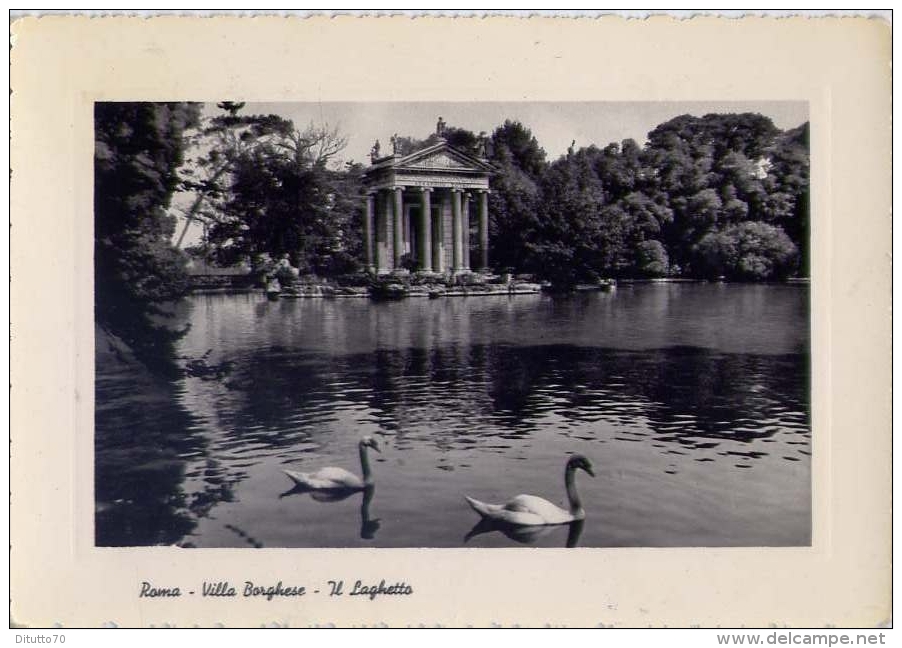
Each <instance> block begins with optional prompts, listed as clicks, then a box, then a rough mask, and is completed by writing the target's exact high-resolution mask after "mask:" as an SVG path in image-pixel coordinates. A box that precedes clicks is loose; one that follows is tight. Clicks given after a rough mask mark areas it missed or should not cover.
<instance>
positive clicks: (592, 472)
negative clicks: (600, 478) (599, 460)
mask: <svg viewBox="0 0 902 648" xmlns="http://www.w3.org/2000/svg"><path fill="white" fill-rule="evenodd" d="M583 470H585V471H586V472H587V473H589V476H590V477H594V476H595V472H594V471H593V470H592V466H585V468H583Z"/></svg>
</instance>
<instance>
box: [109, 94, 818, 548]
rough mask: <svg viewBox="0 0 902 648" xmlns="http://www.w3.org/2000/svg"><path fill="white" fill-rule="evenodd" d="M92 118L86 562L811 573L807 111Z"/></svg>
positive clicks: (692, 106)
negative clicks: (734, 557)
mask: <svg viewBox="0 0 902 648" xmlns="http://www.w3.org/2000/svg"><path fill="white" fill-rule="evenodd" d="M94 110H95V112H94V114H95V124H94V126H95V146H96V149H95V166H94V173H95V175H94V177H95V186H94V205H95V214H94V216H95V221H94V223H95V246H96V247H95V252H94V254H95V309H96V310H95V321H96V345H95V349H96V383H95V389H96V392H95V407H96V410H95V411H96V413H95V425H96V427H95V453H96V454H95V489H96V490H95V494H96V510H95V541H96V544H97V545H98V546H126V547H128V546H146V545H175V546H178V547H185V548H210V547H258V548H260V547H360V546H364V547H370V546H372V547H510V546H535V547H699V546H715V547H718V546H752V547H755V546H806V545H809V544H810V540H811V457H812V452H813V449H814V447H815V446H816V444H815V443H814V442H813V437H814V438H815V439H816V436H817V432H816V430H813V429H812V426H811V415H810V403H811V401H810V376H809V366H810V352H809V344H810V340H809V337H810V336H809V299H810V293H809V283H808V280H809V272H808V250H809V234H808V230H809V227H808V224H809V124H808V108H807V104H806V103H804V102H747V103H730V102H724V103H700V102H696V103H693V102H682V103H680V102H676V103H667V102H632V103H629V102H624V103H604V102H595V103H554V102H541V103H537V102H534V103H495V102H473V103H437V102H428V103H248V102H238V101H227V100H223V101H221V102H215V103H202V104H201V103H191V102H171V103H135V102H98V103H96V104H95V107H94Z"/></svg>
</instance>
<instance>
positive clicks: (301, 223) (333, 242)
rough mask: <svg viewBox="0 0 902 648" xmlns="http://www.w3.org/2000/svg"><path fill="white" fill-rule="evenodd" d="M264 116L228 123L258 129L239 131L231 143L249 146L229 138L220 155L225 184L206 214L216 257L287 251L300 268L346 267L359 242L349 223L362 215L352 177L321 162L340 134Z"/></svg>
mask: <svg viewBox="0 0 902 648" xmlns="http://www.w3.org/2000/svg"><path fill="white" fill-rule="evenodd" d="M267 120H268V118H255V117H250V118H245V119H244V120H243V121H242V122H240V123H239V124H236V126H240V127H242V128H245V129H246V128H253V127H254V126H255V125H258V124H260V123H261V122H263V123H264V125H265V126H266V128H265V129H261V130H258V131H257V132H254V133H252V134H251V136H250V137H243V133H241V132H239V136H238V138H237V140H238V142H239V143H242V142H247V141H253V145H238V146H231V145H229V146H227V147H226V149H225V151H223V152H222V153H221V154H220V157H221V158H225V159H228V172H227V173H226V174H225V175H224V176H223V177H224V179H225V182H227V185H226V188H225V189H224V190H223V191H221V192H220V193H219V195H220V196H222V199H221V200H220V201H219V202H218V203H216V209H215V211H213V212H212V213H211V214H210V220H211V221H212V225H211V227H210V233H209V237H210V241H211V243H212V244H213V246H214V249H215V255H216V258H217V260H218V261H219V262H220V263H223V264H228V265H231V264H234V263H237V262H238V261H241V260H250V261H251V262H252V264H254V263H256V262H257V260H259V259H262V258H264V256H263V255H266V256H268V257H270V258H277V257H281V256H282V255H286V254H287V255H288V257H289V259H290V262H291V263H292V265H294V266H295V267H298V268H300V269H301V270H302V271H303V272H313V273H327V274H332V273H335V272H339V271H348V270H350V269H353V268H354V267H355V264H354V262H353V260H352V258H351V255H353V254H359V243H358V242H356V241H357V238H356V236H355V235H354V234H353V233H352V230H354V229H355V228H356V229H359V227H360V223H361V222H362V217H361V216H360V215H359V211H360V210H361V209H362V208H361V207H359V205H361V204H362V194H361V187H360V182H359V180H358V181H357V182H356V184H355V182H354V181H353V180H352V179H351V178H350V177H349V176H350V174H349V173H348V171H340V170H334V169H330V168H328V166H329V165H328V163H329V162H330V161H331V159H332V158H333V157H334V156H335V155H337V154H338V153H340V152H341V151H342V150H343V149H344V147H345V145H346V138H344V136H342V135H341V133H340V132H339V130H338V129H336V128H330V127H328V126H315V125H313V124H311V125H310V126H308V127H307V128H306V129H304V130H303V131H301V130H298V129H296V128H294V126H293V124H292V123H291V122H290V121H286V120H281V121H279V122H268V123H267ZM276 126H277V127H276ZM244 132H246V131H244ZM264 136H265V137H264ZM232 141H233V140H229V141H227V144H231V142H232ZM355 172H356V171H355ZM211 204H213V203H211ZM355 219H356V225H354V224H353V223H354V221H355Z"/></svg>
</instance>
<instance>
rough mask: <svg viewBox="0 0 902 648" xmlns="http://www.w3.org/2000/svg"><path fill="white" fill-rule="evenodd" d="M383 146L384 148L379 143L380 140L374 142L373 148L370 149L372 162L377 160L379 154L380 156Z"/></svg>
mask: <svg viewBox="0 0 902 648" xmlns="http://www.w3.org/2000/svg"><path fill="white" fill-rule="evenodd" d="M381 148H382V145H381V144H379V140H376V143H375V144H373V148H371V149H370V161H371V162H375V161H376V160H378V159H379V156H380V153H379V151H380V149H381Z"/></svg>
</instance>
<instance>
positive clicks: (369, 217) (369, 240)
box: [363, 192, 376, 272]
mask: <svg viewBox="0 0 902 648" xmlns="http://www.w3.org/2000/svg"><path fill="white" fill-rule="evenodd" d="M375 216H376V196H375V194H373V193H372V192H368V193H367V194H366V217H365V218H364V220H363V250H364V254H365V257H366V271H367V272H375V271H376V262H375V259H374V258H373V221H374V219H375Z"/></svg>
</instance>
